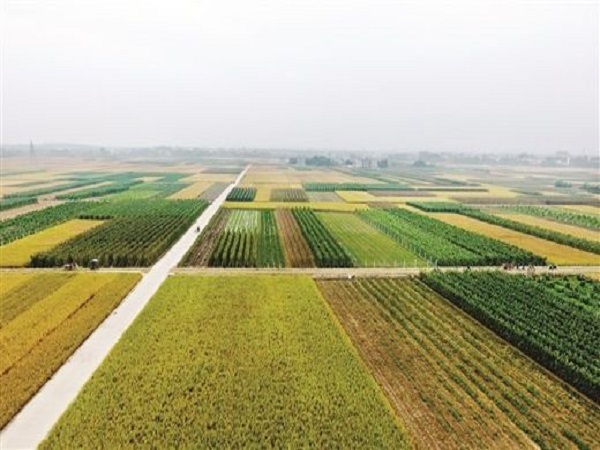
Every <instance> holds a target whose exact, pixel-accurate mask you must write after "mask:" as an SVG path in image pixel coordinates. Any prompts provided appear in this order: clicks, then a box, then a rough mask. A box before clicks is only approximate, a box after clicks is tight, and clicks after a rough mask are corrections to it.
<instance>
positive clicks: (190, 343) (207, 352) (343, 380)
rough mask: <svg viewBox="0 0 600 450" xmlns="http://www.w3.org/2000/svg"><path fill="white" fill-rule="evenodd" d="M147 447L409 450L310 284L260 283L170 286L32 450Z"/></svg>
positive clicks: (187, 280)
mask: <svg viewBox="0 0 600 450" xmlns="http://www.w3.org/2000/svg"><path fill="white" fill-rule="evenodd" d="M149 343H151V345H149ZM109 386H110V388H109ZM91 423H93V424H94V426H90V424H91ZM149 442H152V445H155V446H157V447H165V446H167V447H168V446H170V445H174V443H176V445H177V446H181V447H188V446H192V447H203V448H248V447H261V448H263V447H278V448H281V447H291V448H301V447H316V448H329V447H332V446H339V447H341V448H350V447H352V448H394V449H403V448H408V441H407V437H406V434H405V432H404V431H403V429H402V428H401V426H400V424H399V422H397V420H396V419H395V417H394V415H393V413H392V411H391V409H390V407H389V404H387V402H386V401H385V400H384V397H383V395H382V394H381V392H380V391H379V390H378V387H377V385H376V383H375V381H374V380H373V378H372V377H371V375H370V374H369V373H368V371H367V370H366V368H365V367H364V366H363V365H362V363H361V362H360V360H359V359H358V357H357V355H356V353H355V350H354V349H353V348H352V347H351V345H350V343H349V341H348V340H347V338H346V337H345V336H344V335H343V334H341V330H340V328H339V326H338V325H337V324H336V322H335V319H334V318H333V316H332V315H331V313H330V311H329V310H328V308H327V306H326V304H325V302H324V301H323V299H322V297H321V296H320V294H319V291H318V289H317V288H316V286H315V284H314V282H313V281H312V280H311V279H309V278H304V277H276V278H275V277H268V276H251V277H223V278H215V277H192V276H175V277H171V278H170V279H169V280H168V281H167V282H166V283H165V284H164V285H163V286H162V287H161V289H160V291H159V292H158V294H157V295H156V296H155V297H154V298H153V299H152V300H151V301H150V303H149V305H148V306H147V307H146V309H144V311H142V313H141V314H140V316H139V317H138V318H137V319H136V321H135V322H134V324H133V325H132V327H131V328H130V329H129V330H128V331H127V332H126V333H125V335H124V336H123V338H122V339H121V341H120V342H119V343H118V344H117V346H116V347H115V348H114V350H113V351H112V352H111V353H110V355H109V356H108V358H107V359H106V360H105V361H104V363H103V364H102V366H101V367H100V368H99V370H98V371H97V372H96V373H95V374H94V376H93V377H92V379H91V381H90V382H89V383H88V384H87V385H86V386H85V387H84V389H83V391H82V392H81V393H80V395H79V397H78V398H77V400H76V401H75V402H74V403H73V404H72V405H71V407H70V408H69V409H68V411H67V412H66V413H65V414H64V415H63V417H62V418H61V419H60V421H59V423H58V424H57V426H56V427H55V428H54V430H53V431H52V432H51V434H50V435H49V437H48V438H47V440H46V441H45V442H44V443H43V444H42V446H41V448H42V449H45V448H58V447H65V446H68V447H88V448H97V447H113V448H116V447H123V446H144V445H147V444H148V443H149Z"/></svg>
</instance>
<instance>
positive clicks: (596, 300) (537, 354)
mask: <svg viewBox="0 0 600 450" xmlns="http://www.w3.org/2000/svg"><path fill="white" fill-rule="evenodd" d="M424 281H425V283H427V284H428V285H429V286H430V287H432V288H433V289H435V290H436V291H438V292H439V293H440V294H441V295H443V296H444V297H446V298H447V299H449V300H450V301H452V302H453V303H454V304H456V305H457V306H458V307H460V308H461V309H464V310H465V311H466V312H468V313H469V314H471V315H473V316H474V317H475V318H476V319H477V320H478V321H480V322H481V323H483V324H485V325H486V326H488V327H490V328H491V329H492V330H494V331H495V332H496V333H498V334H499V335H500V336H502V337H503V338H504V339H506V340H507V341H509V342H511V343H512V344H514V345H515V346H517V347H518V348H519V349H521V350H522V351H523V352H525V353H527V354H528V355H529V356H531V357H532V358H533V359H534V360H536V361H537V362H538V363H540V364H542V365H543V366H545V367H547V368H548V369H549V370H550V371H552V372H554V373H556V374H557V375H558V376H560V377H562V378H563V379H565V380H566V381H568V382H569V383H571V384H572V385H573V386H575V387H576V388H577V389H579V390H581V391H582V392H584V393H585V394H587V395H589V396H590V397H591V398H593V399H594V400H595V401H599V400H600V347H599V346H598V343H599V342H600V283H598V282H594V281H591V280H587V281H586V279H585V278H583V277H582V278H581V279H576V278H575V279H571V280H569V279H566V280H561V279H558V278H557V279H554V280H553V279H548V278H542V279H539V278H538V279H535V278H534V279H532V278H528V277H525V276H522V275H510V274H505V273H501V272H477V273H475V272H473V273H468V272H467V273H456V272H455V273H444V274H442V273H430V274H426V275H425V277H424Z"/></svg>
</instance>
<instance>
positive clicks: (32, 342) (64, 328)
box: [0, 273, 140, 428]
mask: <svg viewBox="0 0 600 450" xmlns="http://www.w3.org/2000/svg"><path fill="white" fill-rule="evenodd" d="M139 279H140V275H139V274H116V273H112V274H66V273H42V274H35V273H27V274H13V273H3V274H2V284H3V288H2V290H1V291H0V305H1V307H0V354H2V358H0V391H1V397H2V402H0V428H2V427H4V425H6V423H7V422H8V421H9V420H10V419H11V418H12V417H13V416H14V415H15V414H16V413H17V412H18V411H19V410H20V409H21V408H22V407H23V405H24V404H25V403H26V402H27V401H28V400H29V399H30V398H31V397H32V396H33V395H34V394H35V393H36V392H37V390H38V389H39V388H40V387H41V386H42V385H43V384H44V383H45V382H46V381H47V380H48V379H49V378H50V377H51V376H52V374H53V373H54V372H55V371H56V370H57V369H58V368H59V367H60V366H61V365H62V364H63V363H64V362H65V361H66V360H67V358H68V357H69V356H70V355H71V354H72V353H73V351H75V349H77V347H79V345H80V344H81V343H82V342H83V341H84V340H85V339H86V338H87V336H89V335H90V334H91V332H92V331H93V330H94V329H95V328H96V327H97V326H98V325H99V324H100V323H101V322H102V321H103V320H104V318H106V316H108V314H110V312H111V311H112V310H113V309H114V308H115V307H116V306H117V305H118V304H119V303H120V302H121V300H122V299H123V298H124V297H125V296H126V294H127V293H128V292H129V291H130V290H131V289H132V288H133V286H134V285H135V284H136V283H137V282H138V280H139ZM5 283H6V287H5V286H4V284H5Z"/></svg>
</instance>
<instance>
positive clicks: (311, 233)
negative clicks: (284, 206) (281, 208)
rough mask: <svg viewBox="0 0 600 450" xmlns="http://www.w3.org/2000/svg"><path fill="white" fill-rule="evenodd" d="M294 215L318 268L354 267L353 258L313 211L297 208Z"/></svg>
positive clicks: (293, 211)
mask: <svg viewBox="0 0 600 450" xmlns="http://www.w3.org/2000/svg"><path fill="white" fill-rule="evenodd" d="M292 215H293V216H294V219H296V222H298V226H299V227H300V230H301V231H302V235H303V236H304V239H305V240H306V242H307V243H308V246H309V247H310V249H311V250H312V253H313V255H314V258H315V264H316V265H317V267H352V266H353V265H354V264H353V262H352V257H351V256H350V253H349V252H348V250H347V249H346V248H345V247H344V246H343V244H341V243H340V242H339V241H338V240H337V239H336V238H335V237H334V236H333V235H332V234H331V233H330V232H329V230H328V229H327V227H325V225H324V224H323V223H322V222H321V220H319V218H318V217H317V215H316V214H315V213H314V211H312V210H311V209H306V208H295V209H293V210H292Z"/></svg>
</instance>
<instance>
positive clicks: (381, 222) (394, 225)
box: [358, 208, 545, 266]
mask: <svg viewBox="0 0 600 450" xmlns="http://www.w3.org/2000/svg"><path fill="white" fill-rule="evenodd" d="M358 214H359V216H360V217H362V218H363V219H364V220H366V221H367V222H368V223H370V224H372V225H373V226H374V227H375V228H377V229H379V230H381V231H383V232H384V233H386V234H387V235H389V236H391V237H392V238H393V239H395V240H396V241H398V242H399V243H400V244H401V245H402V246H404V247H405V248H408V249H410V250H411V251H412V252H413V253H415V254H417V255H421V256H423V257H424V258H426V259H428V260H429V261H432V262H436V263H437V264H438V265H441V266H454V265H455V266H463V265H481V266H486V265H498V264H502V263H504V262H514V263H518V264H528V263H533V264H545V259H544V258H542V257H540V256H537V255H534V254H533V253H530V252H528V251H525V250H522V249H520V248H518V247H515V246H513V245H509V244H505V243H503V242H499V241H496V240H494V239H491V238H488V237H486V236H483V235H480V234H477V233H472V232H470V231H467V230H464V229H462V228H459V227H455V226H452V225H448V224H446V223H443V222H441V221H439V220H436V219H432V218H429V217H426V216H424V215H422V214H418V213H414V212H411V211H408V210H405V209H400V208H392V209H387V210H383V209H370V210H366V211H360V212H358Z"/></svg>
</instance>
